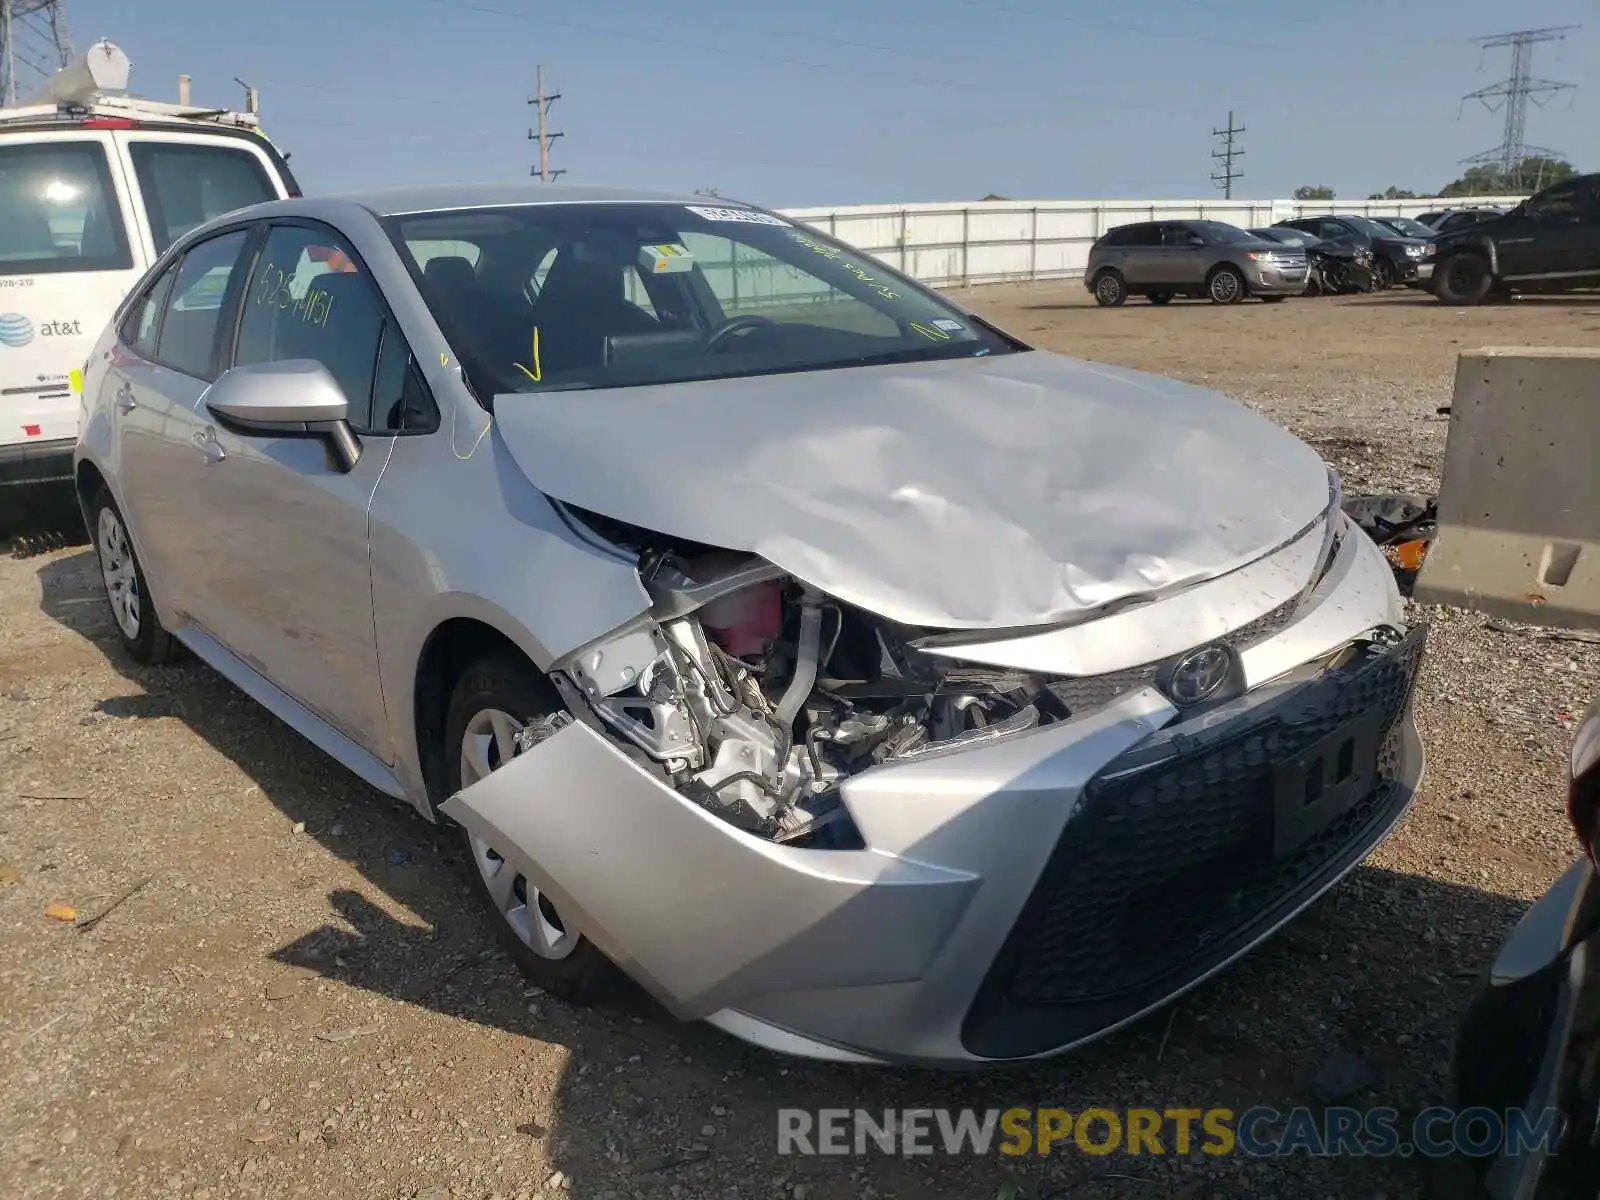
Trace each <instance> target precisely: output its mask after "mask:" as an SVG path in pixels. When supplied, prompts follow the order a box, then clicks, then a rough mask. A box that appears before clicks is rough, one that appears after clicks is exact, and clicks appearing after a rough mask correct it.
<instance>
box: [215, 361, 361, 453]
mask: <svg viewBox="0 0 1600 1200" xmlns="http://www.w3.org/2000/svg"><path fill="white" fill-rule="evenodd" d="M205 405H206V409H207V411H209V412H210V413H211V414H212V416H214V417H216V418H217V421H218V422H219V423H220V424H221V425H223V426H224V427H225V428H227V429H231V430H232V431H233V432H235V433H238V434H242V435H245V436H248V435H251V434H256V435H260V436H265V437H312V438H321V439H322V440H323V441H324V442H326V443H327V444H328V448H329V450H330V451H331V452H332V454H333V458H334V462H335V463H336V464H337V465H338V467H339V469H340V470H341V471H350V470H352V469H353V468H354V467H355V465H356V463H358V462H360V461H361V442H360V439H358V438H357V437H356V435H355V431H354V430H353V429H351V428H350V420H349V417H350V402H349V400H348V399H346V397H345V394H344V389H343V388H341V387H340V386H339V384H338V381H337V380H335V379H334V377H333V376H332V375H330V374H329V373H328V369H327V368H326V367H324V366H323V365H322V364H321V363H319V362H317V361H315V360H314V359H309V358H290V359H284V360H283V361H282V362H263V363H249V364H247V365H245V366H240V367H234V368H233V369H231V370H229V371H225V372H223V374H222V375H221V376H220V377H219V378H218V379H217V381H216V382H215V383H213V384H212V385H211V386H210V387H209V388H207V389H206V393H205Z"/></svg>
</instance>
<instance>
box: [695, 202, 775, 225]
mask: <svg viewBox="0 0 1600 1200" xmlns="http://www.w3.org/2000/svg"><path fill="white" fill-rule="evenodd" d="M684 207H685V208H687V209H688V210H689V211H690V212H692V213H694V214H695V216H697V217H704V218H705V219H706V220H708V221H737V222H740V223H742V224H745V225H783V226H787V225H788V224H789V222H787V221H781V220H779V219H778V218H777V217H775V216H773V215H772V214H771V213H764V212H756V211H755V210H754V209H752V208H699V207H697V206H695V205H693V204H686V205H684Z"/></svg>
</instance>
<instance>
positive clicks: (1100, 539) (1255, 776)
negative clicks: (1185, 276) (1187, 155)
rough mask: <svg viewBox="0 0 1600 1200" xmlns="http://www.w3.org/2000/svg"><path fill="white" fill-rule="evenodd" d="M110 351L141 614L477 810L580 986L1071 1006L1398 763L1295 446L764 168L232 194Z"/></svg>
mask: <svg viewBox="0 0 1600 1200" xmlns="http://www.w3.org/2000/svg"><path fill="white" fill-rule="evenodd" d="M1249 244H1250V245H1252V246H1256V245H1262V246H1265V245H1270V243H1261V242H1256V241H1254V240H1253V239H1252V240H1251V241H1250V243H1249ZM734 263H737V264H738V266H739V267H740V268H741V269H743V270H745V271H748V275H746V276H745V277H744V279H743V280H742V281H741V280H740V278H739V277H737V276H735V275H734V274H733V273H732V268H731V267H730V264H734ZM752 279H760V280H762V281H765V282H767V284H768V286H765V287H761V288H752V287H751V286H750V280H752ZM774 289H776V291H775V290H774ZM84 396H85V400H86V404H87V406H88V407H87V413H86V419H85V421H84V422H83V428H82V432H81V434H80V436H79V441H78V449H77V468H78V475H77V478H78V483H79V495H80V496H81V498H82V503H83V507H84V513H85V518H86V522H87V524H88V527H89V529H90V531H91V535H92V536H93V539H94V542H95V546H96V552H97V554H98V559H99V565H100V569H101V575H102V579H103V581H104V586H105V591H106V595H107V597H108V600H109V602H110V607H111V612H112V616H113V617H114V619H115V622H116V628H117V631H118V638H119V641H120V645H121V650H120V652H122V653H126V654H128V655H130V656H132V657H134V658H135V659H137V660H139V661H142V662H159V661H162V660H164V659H166V658H167V657H169V656H170V655H171V654H172V653H173V651H174V649H175V647H177V646H180V645H181V646H186V647H188V648H189V649H190V650H192V651H193V652H194V653H196V654H197V655H198V656H199V657H200V658H201V659H203V660H204V661H205V662H207V663H209V664H210V665H211V666H212V667H214V668H215V669H217V670H218V671H220V672H221V673H222V674H224V675H225V676H226V677H227V678H228V679H229V680H231V681H232V682H233V683H234V684H235V685H237V686H238V687H239V688H240V689H242V690H243V691H244V692H246V693H247V694H248V695H250V696H251V697H252V698H254V699H255V700H257V701H258V702H259V703H261V704H262V705H264V706H265V707H266V708H268V709H269V710H270V711H272V712H273V713H275V714H277V715H278V716H279V717H280V718H281V719H282V720H284V721H285V722H286V723H287V724H289V725H290V726H291V727H292V728H294V729H296V730H297V731H299V732H300V733H301V734H302V735H304V736H305V737H307V738H308V739H309V740H310V741H312V742H313V743H314V744H315V745H316V746H318V747H320V748H321V749H323V750H324V751H326V752H327V753H328V754H330V755H331V756H332V757H333V758H335V759H336V760H337V761H339V762H340V763H342V764H343V765H344V766H345V767H347V768H348V769H350V770H351V771H354V772H355V773H357V774H359V775H360V776H361V777H362V778H364V779H366V780H367V781H368V782H369V783H371V784H372V785H373V786H374V787H375V788H377V789H379V790H380V791H382V792H384V793H386V794H388V795H390V796H393V797H396V798H400V799H402V800H404V801H408V802H410V803H411V804H412V805H414V806H415V807H416V808H417V809H418V810H419V812H420V813H421V814H423V815H424V816H425V817H427V818H429V819H438V820H443V821H446V822H451V823H452V824H451V825H450V832H451V836H452V837H454V838H455V839H457V844H458V846H459V847H460V850H461V856H460V857H461V860H462V865H463V869H464V870H465V871H466V872H467V874H468V877H469V879H470V880H471V885H472V887H473V889H474V892H475V894H476V896H477V898H478V900H479V902H480V903H481V904H482V905H483V907H484V908H485V910H486V912H487V915H488V917H489V919H490V920H491V921H492V922H493V924H494V927H495V929H496V931H497V932H498V934H499V936H500V938H501V940H502V942H503V943H504V945H505V946H506V948H507V951H508V953H509V954H510V955H511V956H512V957H513V959H514V960H515V961H516V962H517V963H518V964H519V965H520V966H521V968H522V969H523V970H524V971H525V972H526V973H527V974H528V975H529V976H530V977H531V978H533V979H534V981H535V982H537V983H538V984H539V985H540V986H543V987H545V988H547V989H548V990H549V991H551V992H552V993H554V994H557V995H559V996H561V997H563V998H564V999H567V1000H571V1001H576V1002H589V1001H595V1000H598V999H600V998H602V997H603V996H605V995H606V994H607V992H608V991H609V990H610V989H611V988H612V987H614V986H615V985H616V983H617V982H618V978H619V976H618V973H617V968H616V967H614V966H613V964H614V963H616V964H621V965H622V967H623V968H625V969H626V970H627V971H628V972H629V973H630V974H632V975H633V976H634V977H635V978H636V979H637V980H638V982H640V983H641V984H642V985H643V986H644V987H645V988H647V989H648V990H649V991H650V992H651V993H653V994H654V995H655V996H657V997H658V998H659V999H660V1000H661V1001H662V1003H663V1004H665V1005H666V1006H667V1008H668V1009H669V1010H670V1011H672V1012H674V1013H675V1014H677V1015H678V1016H680V1017H682V1018H684V1019H694V1020H699V1019H705V1020H707V1021H710V1022H711V1023H713V1024H714V1025H716V1026H717V1027H719V1028H721V1029H723V1030H725V1031H728V1032H730V1033H732V1034H734V1035H736V1036H738V1037H742V1038H745V1039H747V1040H749V1041H752V1042H755V1043H757V1044H760V1045H764V1046H768V1047H772V1048H776V1049H782V1050H785V1051H787V1052H789V1053H795V1054H803V1055H811V1056H815V1057H820V1058H828V1059H834V1060H841V1061H848V1062H863V1061H871V1062H880V1063H881V1062H892V1063H923V1064H928V1065H941V1066H975V1065H983V1064H989V1063H995V1062H999V1061H1011V1060H1018V1059H1028V1058H1036V1057H1041V1056H1045V1055H1050V1054H1055V1053H1059V1052H1061V1051H1064V1050H1067V1049H1070V1048H1071V1047H1073V1046H1076V1045H1079V1044H1082V1043H1084V1042H1087V1041H1089V1040H1092V1039H1094V1038H1097V1037H1100V1036H1101V1035H1103V1034H1105V1033H1108V1032H1109V1031H1111V1030H1113V1029H1115V1028H1118V1027H1121V1026H1123V1025H1124V1024H1126V1023H1127V1022H1129V1021H1132V1020H1134V1019H1135V1018H1136V1017H1138V1016H1139V1015H1140V1014H1142V1013H1145V1012H1148V1011H1151V1010H1152V1009H1154V1008H1156V1007H1159V1006H1160V1005H1162V1004H1164V1003H1166V1002H1168V1001H1170V1000H1172V999H1173V998H1174V997H1176V996H1179V995H1181V994H1183V993H1185V992H1187V991H1188V990H1189V989H1191V988H1193V987H1195V986H1197V985H1198V984H1199V983H1200V982H1201V981H1203V980H1205V979H1207V978H1209V977H1210V976H1212V975H1213V974H1215V973H1216V972H1218V971H1220V970H1222V969H1223V968H1224V967H1226V965H1227V964H1228V963H1230V962H1232V961H1234V960H1235V959H1236V958H1237V957H1239V956H1240V955H1242V954H1244V953H1246V952H1248V951H1249V950H1250V948H1251V947H1252V946H1254V945H1256V944H1258V943H1259V942H1260V941H1261V940H1262V939H1264V938H1266V937H1268V936H1270V935H1271V933H1272V932H1273V931H1274V930H1275V929H1278V928H1280V927H1281V926H1282V925H1283V924H1284V923H1285V922H1287V921H1289V920H1291V919H1292V918H1293V917H1294V916H1295V915H1296V914H1297V913H1299V912H1300V911H1301V910H1302V909H1304V908H1305V907H1306V906H1307V905H1309V904H1311V903H1313V902H1314V901H1315V899H1316V898H1317V897H1318V896H1319V895H1321V894H1323V893H1325V892H1326V891H1327V890H1328V889H1329V888H1331V887H1333V886H1334V885H1335V884H1336V883H1337V882H1338V880H1340V879H1341V878H1342V877H1343V876H1345V875H1346V874H1347V873H1348V872H1350V871H1351V870H1353V869H1354V868H1355V867H1356V866H1357V865H1358V864H1359V863H1360V862H1361V861H1362V860H1363V859H1364V858H1365V857H1366V856H1367V854H1368V852H1369V851H1370V850H1371V849H1372V848H1373V847H1374V846H1375V845H1376V844H1377V843H1378V842H1380V841H1381V840H1382V839H1383V838H1384V837H1385V836H1386V835H1387V834H1388V833H1389V831H1390V830H1391V829H1392V828H1393V827H1394V825H1395V823H1396V822H1397V821H1398V820H1400V818H1401V817H1402V816H1403V814H1404V813H1405V812H1406V811H1407V809H1408V808H1409V807H1410V805H1411V802H1412V799H1413V797H1414V795H1415V790H1416V787H1417V785H1418V782H1419V779H1420V775H1421V771H1422V767H1423V751H1422V747H1421V744H1420V742H1419V740H1418V738H1417V733H1416V727H1415V721H1414V718H1413V713H1412V706H1411V697H1412V692H1413V688H1414V684H1415V680H1416V678H1417V673H1418V670H1419V669H1420V665H1421V661H1422V657H1423V653H1424V646H1425V643H1426V639H1427V627H1426V624H1425V623H1422V622H1417V623H1412V622H1410V621H1409V620H1408V618H1407V616H1406V613H1405V609H1404V606H1403V604H1402V602H1401V598H1400V594H1399V590H1398V588H1397V586H1396V583H1395V578H1394V575H1393V573H1392V572H1391V570H1390V569H1389V566H1388V563H1387V562H1386V561H1385V560H1384V558H1383V555H1382V553H1381V551H1380V550H1379V549H1378V547H1377V546H1376V545H1375V544H1374V543H1373V541H1372V539H1371V538H1369V537H1367V536H1366V535H1365V534H1363V533H1362V532H1361V531H1360V529H1359V528H1358V527H1356V526H1354V525H1352V523H1351V521H1350V519H1349V517H1347V516H1346V514H1345V512H1344V509H1343V505H1342V503H1341V495H1340V493H1341V489H1340V486H1339V481H1338V477H1337V475H1336V474H1334V473H1333V472H1332V471H1331V470H1330V469H1329V468H1328V467H1327V465H1326V464H1325V463H1324V462H1323V460H1322V458H1321V456H1320V455H1319V454H1318V453H1317V451H1316V450H1314V449H1313V448H1312V447H1310V446H1308V445H1306V444H1305V443H1304V442H1302V441H1300V440H1298V439H1297V438H1295V437H1294V436H1293V435H1292V434H1290V433H1289V432H1288V431H1287V430H1285V429H1283V428H1281V427H1279V426H1278V425H1276V424H1274V423H1273V422H1271V421H1269V420H1268V419H1267V418H1266V417H1263V416H1261V415H1259V414H1257V413H1255V412H1254V411H1252V410H1250V409H1249V408H1247V407H1246V406H1244V405H1242V404H1238V403H1235V402H1234V401H1232V400H1229V399H1228V398H1227V397H1225V396H1222V395H1220V394H1218V393H1216V392H1212V391H1207V390H1205V389H1203V388H1199V387H1195V386H1192V385H1189V384H1184V383H1180V382H1178V381H1177V380H1172V379H1167V378H1163V377H1161V376H1157V375H1149V374H1143V373H1140V372H1134V371H1127V370H1122V369H1120V368H1117V367H1112V366H1106V365H1104V364H1099V363H1084V362H1079V361H1076V360H1073V359H1070V358H1065V357H1062V356H1060V355H1056V354H1051V353H1048V352H1044V351H1039V350H1034V349H1032V348H1030V347H1029V346H1028V345H1027V344H1026V343H1023V342H1021V341H1019V340H1018V339H1016V338H1013V337H1011V336H1009V335H1007V334H1005V333H1003V332H1001V331H999V330H997V329H996V328H994V327H993V326H992V325H990V324H988V323H987V322H985V321H984V320H983V319H982V318H980V317H977V316H975V315H973V314H971V313H969V312H967V311H966V310H964V309H962V308H960V307H959V306H957V305H955V304H953V303H952V302H951V301H950V300H949V299H948V298H947V297H944V296H941V295H939V294H938V293H936V292H934V291H932V290H930V289H928V288H926V287H923V286H921V285H920V284H918V283H916V282H915V281H913V280H911V279H909V278H907V277H905V276H904V275H902V274H900V273H898V272H896V271H894V270H892V269H890V268H888V267H886V266H884V265H883V264H881V263H878V262H876V261H874V260H872V259H869V258H866V257H864V256H863V255H861V254H859V253H858V252H857V251H855V250H853V249H851V248H850V247H849V246H845V245H842V244H841V243H839V242H838V241H836V240H834V239H832V238H829V237H827V236H825V235H823V234H821V233H819V232H816V231H814V230H811V229H808V228H805V227H801V226H797V225H795V224H793V223H791V222H790V221H788V220H786V219H784V218H783V217H780V216H778V215H776V214H774V213H770V212H766V211H764V210H762V209H757V208H752V207H749V206H746V205H742V204H735V203H732V202H730V201H727V200H709V201H708V200H707V199H706V198H704V197H658V196H651V195H646V194H640V193H632V192H618V191H615V190H611V189H581V188H560V187H555V186H532V187H529V186H513V187H435V188H423V189H417V190H407V191H396V192H378V193H367V194H362V195H355V196H348V197H342V198H329V199H317V200H285V201H278V202H275V203H269V204H263V205H257V206H255V207H252V208H248V209H245V210H243V211H241V212H238V213H234V214H231V215H230V216H227V217H224V218H221V219H219V220H217V221H213V222H211V223H209V224H207V225H205V226H203V227H202V228H200V229H198V230H195V231H194V232H192V233H190V234H187V235H186V236H184V237H183V238H182V239H180V240H179V241H178V242H177V244H176V245H174V246H173V247H172V248H171V249H170V250H169V251H168V252H167V254H166V255H165V256H164V257H163V258H162V259H161V261H160V262H158V263H157V264H156V265H155V266H154V267H153V268H152V269H151V271H150V272H149V273H148V274H147V275H146V276H145V277H144V279H143V280H141V281H140V283H139V284H138V286H137V287H136V288H135V289H134V292H133V294H132V295H131V296H130V297H129V299H128V300H127V301H126V302H125V303H124V305H123V306H122V308H121V309H120V311H119V312H118V314H117V316H116V318H115V320H114V321H113V323H112V324H111V326H110V327H109V328H107V329H106V330H105V331H104V332H103V333H102V334H101V335H100V338H99V340H98V342H97V343H96V346H95V350H94V354H93V357H92V359H91V361H90V366H89V371H88V374H87V376H86V379H85V386H84ZM1307 970H1308V971H1313V972H1314V970H1315V964H1314V963H1311V964H1308V965H1307ZM1308 986H1312V984H1311V983H1310V982H1309V981H1308Z"/></svg>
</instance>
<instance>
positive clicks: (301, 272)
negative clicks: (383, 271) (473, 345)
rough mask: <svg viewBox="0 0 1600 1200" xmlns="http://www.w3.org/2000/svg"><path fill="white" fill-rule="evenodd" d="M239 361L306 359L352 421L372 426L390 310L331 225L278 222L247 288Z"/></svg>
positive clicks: (243, 363) (237, 361)
mask: <svg viewBox="0 0 1600 1200" xmlns="http://www.w3.org/2000/svg"><path fill="white" fill-rule="evenodd" d="M243 306H244V311H243V314H242V315H241V317H240V319H239V344H238V347H237V349H236V350H235V351H234V357H233V361H234V363H235V365H238V366H243V365H245V364H247V363H265V362H283V361H285V360H287V359H292V358H309V359H312V360H313V361H315V362H319V363H321V364H322V365H323V366H324V367H326V368H327V369H328V374H330V375H332V376H333V378H334V380H335V381H336V382H337V383H338V384H339V386H340V387H341V388H342V389H343V390H344V395H345V399H346V400H348V401H349V403H350V423H351V424H352V425H355V426H357V427H358V428H363V429H365V428H370V427H371V411H372V379H373V374H374V373H375V372H376V370H377V364H378V340H379V337H380V335H381V334H382V331H383V322H384V317H385V311H384V306H383V302H382V300H380V299H379V295H378V289H377V286H376V285H375V284H374V283H373V282H372V280H371V279H369V278H368V277H367V273H366V271H365V270H363V269H362V268H361V267H360V265H359V264H358V263H357V261H356V256H355V252H354V250H353V249H352V248H351V247H350V246H349V245H348V244H347V243H346V242H345V240H344V239H343V238H342V237H340V236H339V235H338V234H337V233H335V232H334V231H333V230H332V229H329V228H327V227H326V226H317V227H314V228H313V227H307V226H304V225H276V226H274V227H273V228H272V231H271V232H270V233H268V234H267V240H266V242H265V243H264V244H263V245H262V247H261V254H260V256H259V258H258V259H257V262H256V270H255V274H254V275H253V276H252V277H251V279H250V285H249V287H248V288H247V289H246V291H245V293H244V300H243Z"/></svg>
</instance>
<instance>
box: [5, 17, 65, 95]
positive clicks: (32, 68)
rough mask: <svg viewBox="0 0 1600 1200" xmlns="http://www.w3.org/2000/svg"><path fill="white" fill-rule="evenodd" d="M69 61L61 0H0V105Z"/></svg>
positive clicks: (39, 84) (25, 90)
mask: <svg viewBox="0 0 1600 1200" xmlns="http://www.w3.org/2000/svg"><path fill="white" fill-rule="evenodd" d="M71 61H72V38H71V37H70V36H69V35H68V34H67V16H66V13H64V12H63V11H62V0H0V105H6V106H9V105H12V104H15V103H16V102H17V97H18V95H24V96H25V95H27V94H28V93H29V92H31V91H34V90H36V89H37V88H39V87H40V86H42V85H43V84H44V83H45V81H46V80H48V79H49V78H50V77H51V76H52V75H54V74H55V73H56V72H57V71H59V70H60V69H61V68H62V67H64V66H66V65H67V64H68V63H70V62H71Z"/></svg>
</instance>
